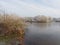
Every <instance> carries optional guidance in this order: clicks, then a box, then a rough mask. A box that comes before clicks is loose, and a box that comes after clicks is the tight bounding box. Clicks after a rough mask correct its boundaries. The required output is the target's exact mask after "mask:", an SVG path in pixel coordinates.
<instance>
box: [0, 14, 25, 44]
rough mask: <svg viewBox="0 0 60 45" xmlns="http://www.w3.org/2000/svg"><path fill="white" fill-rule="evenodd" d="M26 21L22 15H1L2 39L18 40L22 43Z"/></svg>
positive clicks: (0, 35)
mask: <svg viewBox="0 0 60 45" xmlns="http://www.w3.org/2000/svg"><path fill="white" fill-rule="evenodd" d="M24 27H25V23H24V20H23V19H22V18H21V17H17V16H14V15H7V14H6V15H5V16H4V15H0V40H5V41H6V40H13V39H14V40H18V41H20V43H21V44H22V41H23V38H24Z"/></svg>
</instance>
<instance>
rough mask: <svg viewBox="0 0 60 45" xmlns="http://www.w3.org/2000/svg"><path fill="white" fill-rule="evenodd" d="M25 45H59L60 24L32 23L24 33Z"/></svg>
mask: <svg viewBox="0 0 60 45" xmlns="http://www.w3.org/2000/svg"><path fill="white" fill-rule="evenodd" d="M25 45H60V23H49V24H46V23H39V24H37V23H32V24H29V25H28V27H27V30H26V31H25Z"/></svg>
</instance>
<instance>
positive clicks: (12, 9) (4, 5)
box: [0, 0, 60, 17]
mask: <svg viewBox="0 0 60 45" xmlns="http://www.w3.org/2000/svg"><path fill="white" fill-rule="evenodd" d="M0 10H3V11H4V10H5V12H8V13H16V14H19V16H36V15H46V16H52V17H60V0H0Z"/></svg>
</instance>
